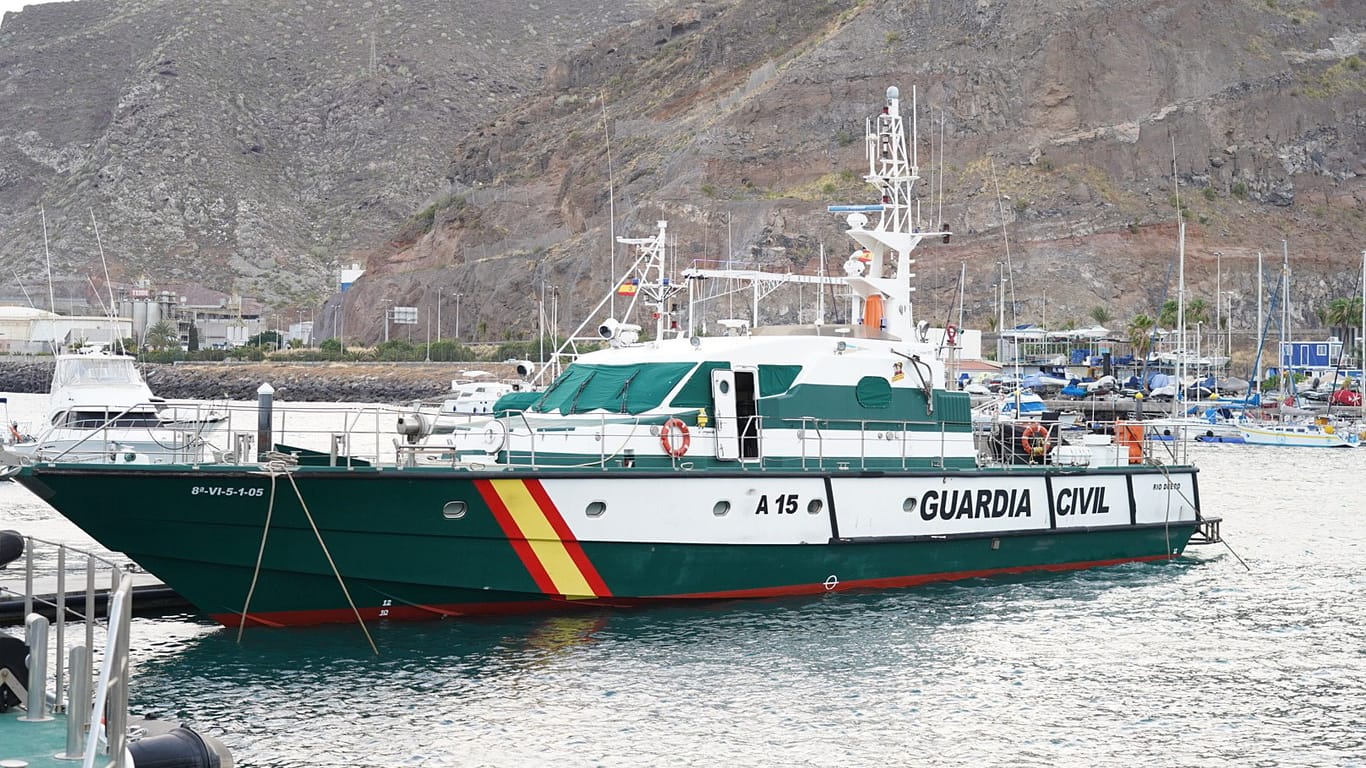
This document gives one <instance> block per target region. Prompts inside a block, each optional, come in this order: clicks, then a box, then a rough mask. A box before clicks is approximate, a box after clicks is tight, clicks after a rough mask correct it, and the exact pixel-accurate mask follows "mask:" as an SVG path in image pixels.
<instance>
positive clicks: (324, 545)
mask: <svg viewBox="0 0 1366 768" xmlns="http://www.w3.org/2000/svg"><path fill="white" fill-rule="evenodd" d="M285 477H287V478H289V484H290V485H292V486H294V495H295V496H297V497H298V498H299V506H300V507H301V508H303V511H304V517H306V518H308V525H309V527H310V528H312V529H313V535H314V536H316V537H317V538H318V546H320V547H322V550H323V555H324V556H326V557H327V564H328V565H329V566H330V567H331V568H332V574H333V575H334V576H336V577H337V584H339V585H340V586H341V590H342V594H343V595H346V602H347V604H349V605H350V606H351V612H352V613H354V614H355V615H356V623H357V624H359V625H360V631H361V632H364V633H365V640H366V642H368V643H370V650H372V651H374V652H375V655H376V656H378V655H379V648H378V647H377V646H376V645H375V639H374V638H373V637H371V636H370V630H369V628H368V627H366V626H365V619H362V618H361V615H360V609H359V608H357V607H356V601H355V600H352V599H351V590H349V589H347V588H346V581H345V580H344V579H342V575H341V572H340V571H338V570H337V564H336V562H334V561H333V560H332V553H331V552H329V551H327V543H326V542H324V541H323V535H322V533H321V532H320V531H319V530H318V525H317V523H315V522H313V513H312V512H309V511H308V504H307V503H306V502H305V501H304V495H303V493H301V492H300V491H299V484H298V483H296V482H294V473H293V472H286V473H285Z"/></svg>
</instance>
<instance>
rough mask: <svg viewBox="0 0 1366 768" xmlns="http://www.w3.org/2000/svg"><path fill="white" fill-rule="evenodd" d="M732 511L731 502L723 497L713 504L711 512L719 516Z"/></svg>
mask: <svg viewBox="0 0 1366 768" xmlns="http://www.w3.org/2000/svg"><path fill="white" fill-rule="evenodd" d="M729 511H730V502H729V501H726V500H724V499H722V500H721V501H718V502H716V503H715V504H713V505H712V508H711V513H712V514H713V515H716V516H717V517H723V516H725V514H726V513H727V512H729Z"/></svg>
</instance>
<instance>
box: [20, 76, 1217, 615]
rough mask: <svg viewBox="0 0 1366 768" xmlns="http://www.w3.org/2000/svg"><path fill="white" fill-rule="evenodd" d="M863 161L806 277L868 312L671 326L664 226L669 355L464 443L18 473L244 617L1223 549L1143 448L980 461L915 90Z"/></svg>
mask: <svg viewBox="0 0 1366 768" xmlns="http://www.w3.org/2000/svg"><path fill="white" fill-rule="evenodd" d="M866 144H867V147H866V149H867V162H868V166H867V172H866V175H865V180H866V181H868V182H869V183H870V184H871V185H872V186H873V187H874V188H875V190H876V202H875V203H873V204H870V205H856V206H831V208H830V210H832V211H834V212H837V213H842V214H846V216H847V218H846V221H847V224H848V235H849V237H850V238H851V239H852V240H853V241H854V243H855V244H856V246H857V250H856V252H855V256H853V257H851V258H850V259H849V261H848V262H847V264H846V269H845V273H844V274H843V275H840V276H838V277H816V276H792V277H791V278H790V279H800V280H806V281H808V282H814V281H834V282H838V283H839V284H840V285H842V286H844V289H845V290H846V291H847V292H848V293H849V295H850V296H851V310H852V311H851V315H852V316H856V317H858V318H861V322H855V323H853V324H842V325H841V324H833V323H832V324H829V325H826V324H822V322H821V320H819V319H818V320H816V321H815V322H813V323H811V324H809V325H804V326H800V327H785V328H783V327H779V328H763V327H753V326H752V324H751V323H747V322H742V321H738V320H735V321H731V322H726V323H723V325H724V326H725V327H726V329H727V333H726V335H721V336H699V335H694V334H693V333H690V332H689V329H687V328H679V329H678V330H677V331H675V330H674V328H675V324H676V322H677V321H676V320H675V319H674V317H673V314H672V307H673V306H674V305H675V304H676V303H677V302H676V301H675V300H676V299H678V298H679V295H678V294H679V292H680V291H682V290H684V287H683V285H682V284H680V283H678V282H674V281H671V280H669V279H667V278H666V277H665V276H664V275H663V265H664V263H665V259H664V258H663V253H664V236H665V232H666V225H665V224H664V223H660V225H659V228H658V232H657V233H656V234H655V235H653V236H652V237H648V238H640V239H638V240H636V241H633V242H635V243H636V244H638V245H640V246H641V251H642V255H641V257H640V258H638V259H637V260H636V263H635V264H634V265H633V266H632V270H634V273H633V275H632V276H630V277H629V283H630V285H631V286H632V291H631V292H632V293H634V294H636V295H638V296H641V297H644V298H642V301H644V302H650V306H652V307H653V309H654V312H653V314H654V315H655V320H656V325H655V329H654V335H653V338H652V339H642V335H643V334H644V331H643V330H642V328H641V327H640V326H638V325H634V324H631V323H627V322H621V321H618V320H616V319H613V318H610V317H609V318H607V319H606V320H603V321H602V322H601V323H597V324H596V329H597V331H598V338H600V339H602V340H605V341H607V342H608V346H607V348H605V349H601V350H598V351H594V352H589V353H587V354H583V355H581V356H579V357H578V358H577V359H575V360H574V361H573V362H572V363H571V364H570V365H569V366H568V367H567V368H565V369H564V370H563V372H562V373H560V374H559V375H558V377H557V378H556V379H555V380H554V381H553V382H551V383H550V385H549V386H548V387H547V388H545V390H544V391H541V392H532V393H516V394H514V395H512V396H509V398H505V399H504V401H503V402H502V403H500V407H499V409H498V413H497V414H495V416H494V418H492V419H490V420H489V421H487V422H485V423H483V424H479V425H474V426H471V427H469V428H465V429H457V430H456V432H454V433H452V435H451V436H450V438H449V442H448V443H446V444H442V445H439V446H433V447H430V448H429V447H427V446H424V445H421V444H417V445H414V444H410V443H408V442H407V441H404V440H402V439H395V440H394V441H393V444H394V452H393V454H391V455H387V456H385V457H384V458H385V461H384V462H383V463H378V464H377V463H374V462H367V463H365V464H363V465H362V464H358V463H351V462H349V461H348V460H347V459H346V457H345V456H344V455H338V454H337V453H336V452H335V451H333V452H332V455H330V456H329V455H326V454H324V455H323V458H324V459H326V461H323V462H317V461H314V460H312V459H311V458H310V457H303V458H298V457H295V456H291V455H283V454H277V453H271V452H269V451H263V450H261V449H262V448H263V447H266V446H268V443H267V441H271V442H270V443H269V444H275V443H284V442H286V440H285V439H284V436H283V435H281V434H279V432H280V430H276V429H274V428H273V427H272V426H271V425H272V424H274V423H276V422H273V421H272V420H271V418H272V417H271V416H270V415H269V414H268V412H267V411H265V410H263V411H262V413H261V414H260V417H259V419H258V420H257V421H258V422H259V423H260V425H261V426H258V432H257V434H259V437H258V438H257V440H256V442H255V447H254V449H253V450H250V451H243V450H235V451H233V452H232V454H231V455H228V454H226V453H225V454H220V455H219V456H217V457H215V458H216V459H217V461H216V462H214V463H201V464H194V465H152V466H125V465H103V466H102V465H76V464H63V463H60V462H45V461H42V462H34V463H26V464H23V465H22V466H19V467H16V468H14V469H12V470H11V472H12V473H13V474H14V475H15V479H16V480H17V481H18V482H19V483H21V484H23V485H25V486H26V487H28V488H30V489H31V490H33V491H34V492H35V493H37V494H38V495H39V496H40V497H42V498H43V499H44V500H45V501H46V502H47V503H48V504H50V505H52V506H53V507H54V508H55V509H57V510H58V511H59V512H60V513H61V514H63V515H65V516H66V517H67V518H69V519H70V520H72V521H73V522H74V523H76V524H77V525H78V526H80V527H81V528H82V529H84V530H85V531H86V532H87V533H89V534H90V535H91V536H93V537H94V538H95V539H96V540H98V541H99V542H100V543H101V544H103V545H104V546H105V547H108V548H110V549H112V550H116V551H120V552H123V553H125V554H127V555H128V556H129V557H131V558H132V559H133V560H135V561H136V562H137V563H138V564H139V565H141V566H142V567H144V568H145V569H146V570H148V571H150V572H151V573H153V574H155V575H157V576H159V577H160V578H161V579H163V580H164V581H165V582H166V583H167V584H168V585H169V586H171V587H172V588H174V589H175V590H176V591H177V592H179V593H180V594H181V595H182V596H183V597H185V598H186V599H188V600H189V601H190V602H192V603H193V604H194V605H196V606H197V607H198V608H199V610H201V611H203V612H204V613H205V614H208V615H209V616H211V617H212V618H214V619H216V620H217V621H219V622H221V623H223V624H225V625H228V626H239V625H242V624H259V625H271V626H280V625H300V624H314V623H321V622H336V621H360V622H362V626H363V625H364V623H365V622H370V621H373V620H380V619H417V618H434V617H448V616H469V615H479V614H499V613H512V612H528V611H541V610H548V609H549V610H582V609H586V608H595V607H603V606H623V605H636V604H644V603H655V602H666V601H691V600H713V599H732V598H764V597H773V596H783V595H817V594H825V593H835V592H842V591H846V590H866V589H882V588H896V587H908V586H912V585H917V584H923V583H926V582H937V581H946V580H953V579H966V578H976V577H987V576H994V575H998V574H1016V573H1023V572H1030V571H1065V570H1071V569H1082V568H1090V567H1094V566H1107V565H1113V564H1117V563H1128V562H1135V561H1167V560H1172V559H1174V558H1177V557H1179V556H1181V554H1182V552H1183V551H1184V549H1185V548H1186V546H1187V545H1188V543H1190V542H1191V541H1192V538H1193V537H1196V538H1213V537H1214V536H1213V534H1216V533H1217V529H1216V528H1215V525H1216V523H1217V521H1216V520H1212V519H1207V518H1205V517H1203V516H1202V514H1201V511H1200V493H1199V486H1198V483H1197V470H1196V467H1194V466H1191V465H1188V464H1184V463H1176V462H1172V463H1165V464H1164V463H1161V462H1160V461H1159V460H1157V459H1155V458H1154V456H1153V455H1151V454H1150V453H1148V452H1146V451H1147V450H1148V449H1146V448H1144V446H1143V441H1142V439H1141V431H1139V434H1138V439H1133V440H1127V441H1120V442H1116V438H1114V437H1112V436H1110V435H1091V436H1088V437H1087V439H1086V440H1085V441H1084V442H1083V444H1081V445H1064V444H1060V443H1059V442H1058V441H1057V439H1056V435H1055V434H1054V433H1053V432H1050V431H1049V429H1048V428H1047V427H1046V425H1041V424H1039V423H1031V424H1030V425H1028V426H1026V427H1024V428H1023V430H1021V431H1020V432H1005V433H1002V434H998V435H997V439H995V440H994V441H993V442H990V443H984V444H983V446H982V447H981V448H980V449H979V446H978V444H977V443H976V442H975V441H974V435H973V425H972V414H971V407H970V400H969V395H968V394H967V393H965V392H960V391H954V390H952V389H950V388H949V386H948V382H950V381H952V378H953V377H952V376H951V375H949V374H950V370H949V369H950V368H951V366H952V355H949V357H948V361H947V362H946V361H945V360H943V359H941V354H940V346H942V345H941V344H940V343H938V342H937V341H936V340H932V339H930V338H929V337H928V333H927V332H926V330H927V329H926V328H925V324H922V323H917V321H916V318H915V315H914V314H913V312H912V303H911V295H912V285H911V282H912V280H911V278H912V277H913V275H912V272H911V268H912V264H913V263H914V261H913V259H912V258H911V254H912V251H913V250H914V249H915V248H916V247H917V246H918V245H920V244H921V243H922V242H925V241H929V240H934V241H938V240H947V238H948V236H949V234H948V232H947V230H945V231H921V230H920V229H919V228H917V227H916V226H914V225H913V221H912V218H913V217H912V213H913V208H914V202H915V201H914V199H913V197H912V188H913V185H914V183H915V181H916V180H917V178H918V177H917V173H916V170H917V169H916V165H915V163H914V157H913V156H912V155H908V153H907V141H906V133H905V130H904V126H903V118H902V116H901V113H900V98H899V94H898V92H897V90H896V89H895V88H890V89H888V91H887V96H886V103H885V106H884V107H883V108H882V110H881V111H880V112H879V113H878V114H876V115H874V116H873V117H871V118H869V119H868V120H867V126H866ZM932 229H936V230H937V229H943V228H941V227H934V228H932ZM865 251H866V253H865ZM713 276H714V275H712V274H710V273H707V272H706V271H705V270H692V271H691V272H690V274H689V275H688V277H690V278H694V279H695V280H694V281H692V282H688V281H685V282H688V284H695V281H696V280H701V279H703V278H710V277H713ZM751 277H754V278H755V279H760V280H764V279H769V278H773V279H777V278H776V277H774V276H772V275H768V277H767V278H766V277H764V276H763V275H758V276H753V275H752V276H751ZM756 316H757V315H756ZM689 322H691V319H689ZM268 402H269V395H268V394H266V395H264V396H263V406H264V405H265V404H266V403H268ZM1016 428H1018V425H1004V426H1003V427H1002V429H1016ZM1112 431H1113V432H1116V433H1118V434H1121V435H1124V434H1131V431H1130V430H1119V429H1116V430H1112ZM234 437H235V438H236V440H235V442H234V444H235V445H236V446H238V448H239V449H240V448H241V447H242V446H243V445H244V444H247V445H248V447H249V448H251V447H252V446H251V445H250V435H249V434H245V435H234ZM336 437H337V436H336V435H333V439H334V440H335V439H336ZM288 442H289V443H290V444H297V443H296V442H295V441H294V440H293V439H290V440H288ZM386 450H387V449H386ZM423 450H434V451H439V452H440V454H441V456H443V457H444V458H443V460H442V462H441V463H439V464H437V463H434V462H430V461H421V460H419V459H418V453H419V452H420V451H423ZM379 453H380V452H379V450H378V449H377V450H376V456H377V457H378V456H379ZM316 456H317V454H313V457H314V458H316ZM320 463H321V464H323V465H319V464H320ZM128 499H137V500H138V502H137V503H135V504H132V503H128V502H127V500H128Z"/></svg>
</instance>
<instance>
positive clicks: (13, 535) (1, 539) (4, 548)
mask: <svg viewBox="0 0 1366 768" xmlns="http://www.w3.org/2000/svg"><path fill="white" fill-rule="evenodd" d="M23 554H24V537H23V536H20V535H19V532H18V531H0V568H4V567H5V566H7V565H9V564H10V563H12V562H14V561H15V560H18V559H19V557H20V556H21V555H23Z"/></svg>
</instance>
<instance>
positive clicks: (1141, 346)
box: [1129, 314, 1153, 358]
mask: <svg viewBox="0 0 1366 768" xmlns="http://www.w3.org/2000/svg"><path fill="white" fill-rule="evenodd" d="M1129 344H1130V345H1131V346H1133V348H1134V357H1138V358H1144V357H1147V356H1148V352H1149V351H1151V350H1152V346H1153V319H1152V318H1151V317H1148V316H1147V315H1144V314H1139V315H1136V316H1135V317H1134V319H1133V320H1130V321H1129Z"/></svg>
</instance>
